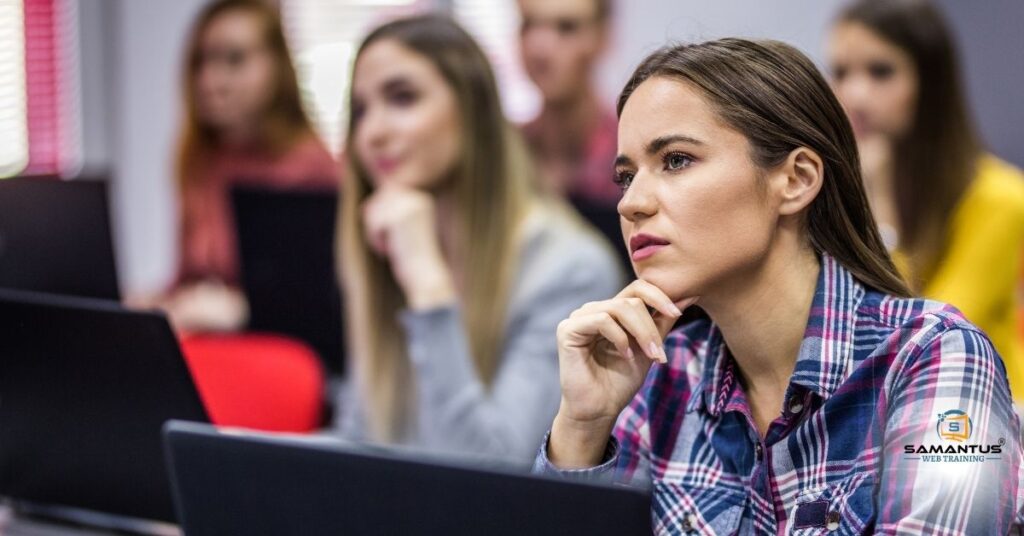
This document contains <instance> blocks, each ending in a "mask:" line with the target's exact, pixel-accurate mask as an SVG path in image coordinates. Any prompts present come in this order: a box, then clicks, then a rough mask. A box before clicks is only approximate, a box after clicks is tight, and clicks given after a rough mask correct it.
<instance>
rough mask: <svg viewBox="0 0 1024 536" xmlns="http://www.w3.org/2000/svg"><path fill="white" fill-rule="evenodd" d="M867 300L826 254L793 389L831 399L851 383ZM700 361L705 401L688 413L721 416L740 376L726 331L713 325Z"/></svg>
mask: <svg viewBox="0 0 1024 536" xmlns="http://www.w3.org/2000/svg"><path fill="white" fill-rule="evenodd" d="M863 296H864V286H863V285H861V284H860V283H859V282H858V281H857V280H856V279H854V277H853V275H852V274H851V273H850V272H849V271H847V270H846V269H845V268H843V266H842V265H840V264H839V262H838V261H836V260H835V259H834V258H832V257H831V256H830V255H828V254H827V253H822V254H821V271H820V272H819V274H818V284H817V288H816V289H815V291H814V300H813V301H812V302H811V310H810V314H809V316H808V319H807V327H806V329H805V330H804V339H803V342H802V343H801V344H800V351H799V354H798V355H797V360H796V367H795V369H794V371H793V376H792V378H791V379H790V384H791V387H792V386H793V385H798V386H802V387H804V388H806V389H807V390H809V391H811V392H814V393H817V394H818V395H819V396H820V397H821V398H822V399H828V398H829V397H830V396H832V393H833V392H834V391H835V390H836V388H838V387H839V385H840V384H841V383H842V382H843V380H845V379H846V370H847V368H848V365H849V363H850V362H851V361H852V360H853V342H854V341H853V337H854V329H855V327H856V314H857V306H858V305H859V304H860V302H861V299H862V298H863ZM696 358H697V359H699V360H701V361H702V362H703V363H704V367H703V368H704V372H703V376H702V380H701V385H702V389H701V396H695V397H693V399H692V400H691V401H690V408H688V409H690V410H693V409H697V408H699V407H700V406H703V407H704V408H706V410H707V411H708V412H709V413H710V414H712V415H716V416H717V415H718V414H719V413H721V411H722V409H723V408H724V407H725V406H726V404H728V402H729V400H730V398H731V396H732V393H733V388H734V385H735V382H736V381H738V377H737V376H738V370H736V368H735V362H734V361H733V358H732V355H731V354H730V353H729V349H728V347H726V345H725V340H724V339H723V338H722V333H721V331H720V330H719V329H718V326H716V325H714V324H713V323H712V324H711V329H710V331H709V333H708V338H707V339H706V343H705V344H704V345H702V346H700V347H698V348H697V356H696Z"/></svg>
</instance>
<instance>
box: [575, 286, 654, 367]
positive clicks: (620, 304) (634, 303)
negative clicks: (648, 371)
mask: <svg viewBox="0 0 1024 536" xmlns="http://www.w3.org/2000/svg"><path fill="white" fill-rule="evenodd" d="M579 311H580V312H581V313H583V314H586V315H601V314H606V315H608V316H609V317H610V318H611V319H613V320H614V321H615V322H616V323H617V324H618V325H619V326H620V327H621V329H623V330H625V332H626V333H627V334H629V336H630V337H632V338H633V339H634V340H635V341H636V343H637V346H638V347H639V348H640V349H641V351H643V353H644V355H646V356H647V357H649V358H650V359H653V360H655V361H661V362H663V363H664V362H665V360H666V359H665V351H664V349H663V348H662V344H661V343H662V336H661V334H660V333H659V331H658V327H657V325H656V324H655V323H654V320H653V319H652V318H651V314H650V312H648V310H647V306H646V304H645V303H644V301H643V300H640V299H639V298H615V299H611V300H605V301H600V302H592V303H588V304H586V305H584V306H583V307H582V308H580V310H579Z"/></svg>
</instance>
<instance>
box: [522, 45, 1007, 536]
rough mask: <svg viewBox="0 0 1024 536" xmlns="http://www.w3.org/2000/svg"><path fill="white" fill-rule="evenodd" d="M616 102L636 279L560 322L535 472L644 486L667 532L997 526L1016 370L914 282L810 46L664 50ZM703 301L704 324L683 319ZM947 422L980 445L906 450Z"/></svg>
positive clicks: (624, 216)
mask: <svg viewBox="0 0 1024 536" xmlns="http://www.w3.org/2000/svg"><path fill="white" fill-rule="evenodd" d="M618 109H619V137H618V139H619V156H618V158H617V161H616V174H617V177H618V181H619V182H620V183H621V185H622V187H623V188H624V194H623V198H622V200H621V201H620V203H619V205H618V211H619V214H620V216H621V221H622V230H623V236H624V238H625V239H626V240H627V242H628V244H629V246H630V250H631V252H632V261H633V267H634V269H635V271H636V273H637V275H638V277H639V279H638V280H637V281H635V282H633V283H632V284H630V285H629V286H627V287H626V288H625V289H624V290H622V291H621V292H620V293H619V294H618V295H617V296H616V297H614V298H612V299H610V300H605V301H597V302H591V303H588V304H586V305H584V306H583V307H580V308H579V309H577V310H576V311H575V312H573V313H572V314H571V315H570V316H569V317H568V318H567V319H565V320H563V321H562V322H561V323H560V325H559V327H558V349H559V362H560V367H561V385H562V400H561V405H560V409H559V412H558V414H557V416H556V417H555V419H554V422H553V425H552V427H551V431H550V434H549V436H548V440H547V441H546V442H545V443H544V444H543V447H542V448H541V450H540V452H539V454H538V457H537V460H536V464H535V468H536V470H537V471H539V472H544V473H551V474H555V475H560V476H563V477H566V478H579V479H604V478H611V479H612V480H614V481H618V482H627V483H633V484H638V485H648V486H652V487H653V490H652V491H653V510H654V511H653V523H654V529H655V531H656V532H658V533H664V534H681V533H700V534H768V533H772V534H783V533H785V534H790V533H792V534H804V533H806V534H811V533H813V534H819V533H825V531H826V530H827V531H830V532H835V533H836V534H874V533H877V534H882V533H885V534H889V533H895V532H904V531H912V532H920V531H923V532H927V533H934V532H943V533H957V534H959V533H964V534H1005V533H1006V532H1007V531H1008V529H1009V526H1010V524H1011V522H1012V520H1013V518H1014V513H1015V512H1016V511H1017V510H1018V507H1017V506H1016V504H1017V503H1016V501H1017V500H1019V499H1018V485H1019V481H1018V478H1019V477H1018V475H1019V469H1020V458H1021V451H1020V441H1019V434H1020V432H1019V423H1018V420H1017V417H1016V416H1015V414H1014V413H1013V410H1012V406H1011V400H1010V393H1009V388H1008V386H1007V380H1006V372H1005V369H1004V368H1003V365H1002V362H1001V360H1000V359H999V356H998V355H997V354H996V352H995V350H994V349H993V347H992V344H991V342H990V341H989V340H988V338H987V337H986V336H985V335H984V334H983V333H982V332H981V331H980V330H978V329H977V328H976V327H975V326H973V325H972V324H970V323H969V322H968V321H967V320H966V319H964V318H963V316H962V315H960V314H959V313H958V312H957V311H956V310H955V309H954V308H952V307H949V306H946V305H944V304H942V303H938V302H932V301H926V300H917V299H911V298H909V297H908V296H909V292H908V290H907V288H906V286H905V284H904V283H903V280H902V279H900V277H899V275H898V273H897V271H896V268H895V266H894V265H893V263H892V261H891V260H890V258H889V255H888V253H887V251H886V249H885V247H884V245H883V243H882V240H881V238H880V236H879V233H878V231H877V228H876V225H875V222H874V220H873V218H872V214H871V211H870V209H869V208H868V201H867V199H866V196H865V193H864V189H863V186H862V184H861V180H860V167H859V164H858V161H857V148H856V142H855V140H854V136H853V132H852V130H851V128H850V124H849V122H848V121H847V119H846V116H845V115H844V113H843V109H842V108H841V106H840V105H839V103H838V102H837V101H836V98H835V97H834V96H833V94H832V92H831V91H830V89H829V86H828V84H827V82H826V81H825V80H824V79H823V78H822V76H821V75H820V74H819V73H818V71H817V70H816V69H815V67H814V65H813V64H812V63H811V62H810V60H808V59H807V58H806V57H805V56H804V55H803V54H801V53H800V52H798V51H797V50H795V49H793V48H792V47H790V46H788V45H785V44H782V43H779V42H774V41H762V42H753V41H747V40H741V39H722V40H718V41H711V42H707V43H702V44H696V45H683V46H677V47H670V48H665V49H663V50H660V51H658V52H655V53H654V54H653V55H651V56H650V57H648V58H647V59H646V60H645V61H644V62H643V63H642V64H641V65H640V66H639V67H638V68H637V70H636V71H635V72H634V74H633V76H632V78H631V79H630V80H629V82H627V84H626V86H625V89H624V90H623V92H622V94H621V96H620V98H619V106H618ZM691 303H697V304H699V305H700V306H701V307H702V308H703V309H704V310H705V311H706V312H707V314H708V316H709V319H700V320H695V321H693V322H690V323H687V324H685V325H683V326H681V327H680V328H678V329H677V330H675V331H671V332H670V330H671V329H672V324H673V322H674V320H675V319H676V318H677V317H678V316H679V309H681V308H683V307H685V306H687V305H689V304H691ZM666 337H667V338H666ZM652 367H653V368H652ZM947 412H950V413H947ZM958 412H959V413H958ZM940 414H941V416H940ZM964 415H966V416H967V417H964ZM946 417H949V418H950V419H951V421H949V422H956V423H957V425H958V426H964V427H967V428H969V435H970V438H969V440H968V443H970V446H971V447H972V449H969V450H973V451H974V452H972V454H974V455H979V456H980V458H981V461H978V459H977V457H974V458H970V459H969V461H958V462H953V461H949V462H943V461H938V462H935V461H929V460H926V459H925V458H927V456H921V455H919V454H916V453H917V452H918V451H917V450H916V449H917V447H918V446H921V445H924V446H926V447H927V446H931V445H939V446H945V445H947V444H949V440H948V439H947V436H946V435H943V434H941V433H940V432H951V431H953V428H957V427H956V426H951V425H950V424H949V423H946V424H945V428H944V427H943V426H944V424H943V423H944V422H945V421H943V419H945V418H946ZM957 430H958V431H959V432H963V431H964V428H962V427H961V428H957ZM908 445H910V446H911V451H910V452H909V453H908V451H907V450H906V448H907V446H908ZM996 445H997V446H996ZM994 446H995V447H994ZM996 452H999V454H996ZM950 504H956V505H957V506H956V507H950V506H949V505H950Z"/></svg>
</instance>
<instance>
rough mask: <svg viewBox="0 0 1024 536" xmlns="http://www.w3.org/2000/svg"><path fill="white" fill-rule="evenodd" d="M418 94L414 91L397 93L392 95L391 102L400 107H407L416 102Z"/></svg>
mask: <svg viewBox="0 0 1024 536" xmlns="http://www.w3.org/2000/svg"><path fill="white" fill-rule="evenodd" d="M416 97H417V95H416V93H415V92H413V91H397V92H395V93H392V94H391V98H390V99H389V100H390V101H391V102H393V103H395V104H398V105H400V106H406V105H409V104H412V103H414V102H416Z"/></svg>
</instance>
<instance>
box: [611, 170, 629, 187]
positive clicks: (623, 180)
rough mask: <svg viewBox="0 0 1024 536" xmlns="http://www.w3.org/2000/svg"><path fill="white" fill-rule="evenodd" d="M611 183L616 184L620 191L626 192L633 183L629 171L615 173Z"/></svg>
mask: <svg viewBox="0 0 1024 536" xmlns="http://www.w3.org/2000/svg"><path fill="white" fill-rule="evenodd" d="M612 182H614V183H615V184H618V185H619V187H620V188H622V191H626V188H629V185H630V184H632V183H633V173H632V172H629V171H616V172H615V176H613V177H612Z"/></svg>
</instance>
